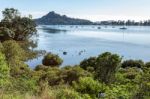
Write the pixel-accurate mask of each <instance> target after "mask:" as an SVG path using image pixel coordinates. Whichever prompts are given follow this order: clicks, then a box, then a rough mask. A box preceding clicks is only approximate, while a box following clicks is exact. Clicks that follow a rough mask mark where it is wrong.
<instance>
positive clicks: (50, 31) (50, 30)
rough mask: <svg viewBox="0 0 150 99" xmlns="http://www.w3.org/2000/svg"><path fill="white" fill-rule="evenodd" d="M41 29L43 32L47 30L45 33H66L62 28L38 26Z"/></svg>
mask: <svg viewBox="0 0 150 99" xmlns="http://www.w3.org/2000/svg"><path fill="white" fill-rule="evenodd" d="M39 29H41V30H42V31H43V32H47V33H53V34H55V33H66V32H67V30H62V29H55V28H39Z"/></svg>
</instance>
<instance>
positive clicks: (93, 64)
mask: <svg viewBox="0 0 150 99" xmlns="http://www.w3.org/2000/svg"><path fill="white" fill-rule="evenodd" d="M96 59H97V58H96V57H90V58H89V59H85V60H83V61H82V62H81V63H80V67H81V68H83V69H85V70H87V69H88V68H89V67H93V68H94V69H96Z"/></svg>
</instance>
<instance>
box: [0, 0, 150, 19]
mask: <svg viewBox="0 0 150 99" xmlns="http://www.w3.org/2000/svg"><path fill="white" fill-rule="evenodd" d="M0 2H1V3H0V11H2V10H4V9H5V8H11V7H13V8H16V9H18V10H19V11H20V12H21V13H22V15H24V16H27V15H29V14H31V15H33V18H40V17H42V16H43V15H46V14H47V13H48V12H50V11H55V12H56V13H59V14H61V15H67V16H69V17H73V18H81V19H88V20H91V21H104V20H128V19H130V20H135V21H141V20H148V19H150V13H148V12H149V11H150V6H149V4H150V1H149V0H74V1H71V0H45V1H36V2H35V0H7V1H6V0H0ZM1 18H2V14H0V19H1Z"/></svg>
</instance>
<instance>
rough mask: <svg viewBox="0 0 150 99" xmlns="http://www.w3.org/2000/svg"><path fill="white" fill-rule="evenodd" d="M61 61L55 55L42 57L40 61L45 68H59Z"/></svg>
mask: <svg viewBox="0 0 150 99" xmlns="http://www.w3.org/2000/svg"><path fill="white" fill-rule="evenodd" d="M62 62H63V60H62V59H61V58H60V57H59V56H58V55H55V54H52V53H48V54H47V55H45V56H44V59H43V60H42V63H43V65H45V66H52V67H55V66H59V65H61V64H62Z"/></svg>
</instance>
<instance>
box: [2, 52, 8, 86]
mask: <svg viewBox="0 0 150 99" xmlns="http://www.w3.org/2000/svg"><path fill="white" fill-rule="evenodd" d="M9 74H10V68H9V66H8V65H7V63H6V61H5V56H4V55H3V54H2V53H1V52H0V88H2V87H4V86H5V85H6V84H7V83H8V82H9Z"/></svg>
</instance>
